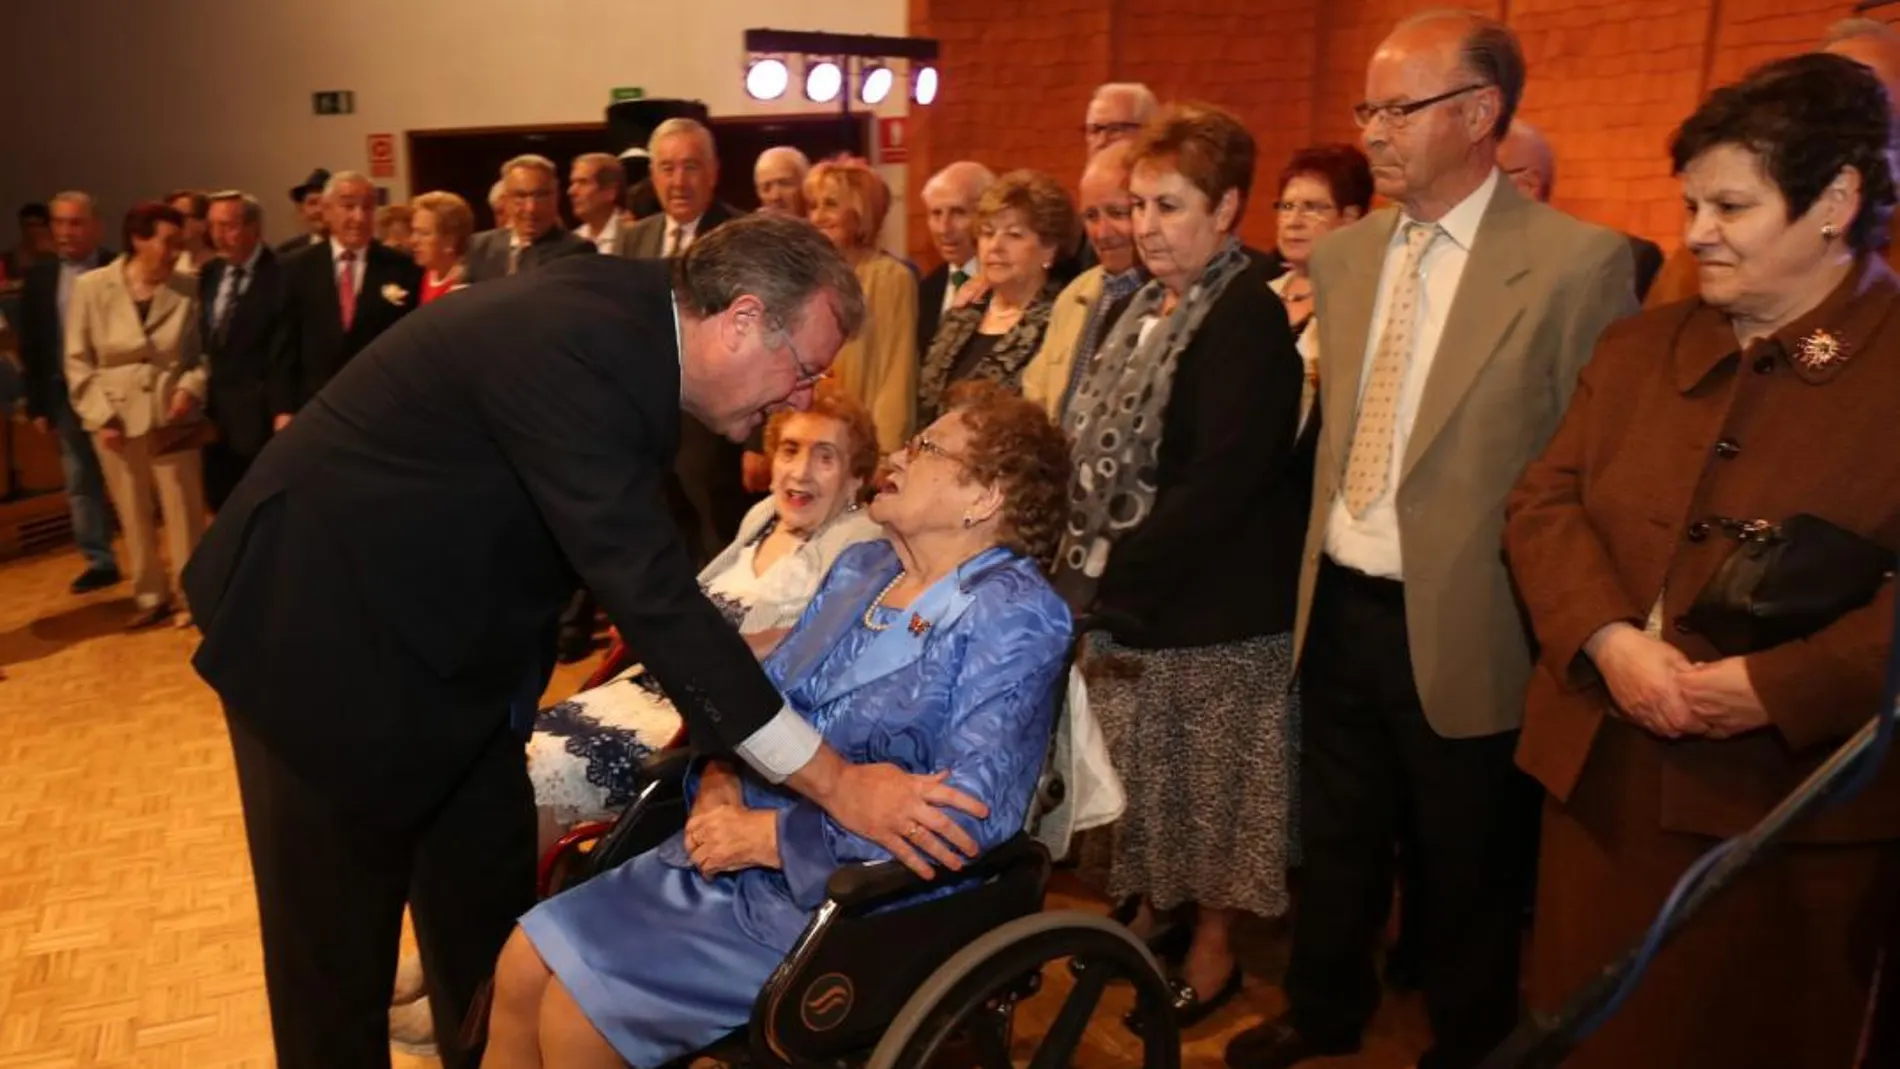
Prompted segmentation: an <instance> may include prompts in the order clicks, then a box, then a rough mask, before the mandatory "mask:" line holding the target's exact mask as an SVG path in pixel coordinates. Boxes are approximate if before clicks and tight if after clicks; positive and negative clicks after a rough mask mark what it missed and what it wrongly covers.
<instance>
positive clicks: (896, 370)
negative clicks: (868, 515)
mask: <svg viewBox="0 0 1900 1069" xmlns="http://www.w3.org/2000/svg"><path fill="white" fill-rule="evenodd" d="M644 221H645V220H642V222H644ZM857 276H858V282H859V283H860V284H861V285H862V286H863V287H864V312H865V315H864V328H863V329H862V330H860V331H858V333H857V335H856V336H855V337H853V338H852V339H851V340H850V341H847V342H845V343H844V346H843V347H842V348H840V349H839V350H838V356H837V359H835V360H833V361H832V363H831V370H832V374H833V375H835V376H836V377H837V380H838V385H839V386H840V387H841V388H843V389H844V390H846V391H847V392H849V393H850V394H851V396H853V397H855V398H857V399H858V403H859V404H861V405H863V406H864V408H865V410H866V411H868V412H870V413H871V420H872V421H873V422H874V423H876V424H877V444H878V449H879V451H881V452H884V453H891V452H895V451H896V450H897V449H899V448H901V447H902V446H903V444H904V443H905V442H907V441H909V440H910V435H911V431H912V430H913V429H914V428H913V426H912V425H913V424H914V423H915V422H916V419H917V371H918V355H917V276H916V275H913V274H912V273H911V270H910V268H908V267H906V266H904V263H903V261H901V260H898V259H895V258H894V257H891V256H888V255H886V254H884V253H881V252H879V253H873V254H872V255H870V256H867V257H865V258H864V260H863V261H862V262H861V263H859V264H858V266H857Z"/></svg>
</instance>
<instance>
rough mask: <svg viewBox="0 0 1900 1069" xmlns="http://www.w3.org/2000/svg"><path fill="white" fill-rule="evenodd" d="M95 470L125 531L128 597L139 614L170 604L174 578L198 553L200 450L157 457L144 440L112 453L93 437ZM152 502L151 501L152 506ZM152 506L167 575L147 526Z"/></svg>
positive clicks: (202, 497) (133, 440)
mask: <svg viewBox="0 0 1900 1069" xmlns="http://www.w3.org/2000/svg"><path fill="white" fill-rule="evenodd" d="M93 445H94V448H95V449H96V451H97V452H98V454H99V467H100V469H101V470H103V471H104V472H105V478H106V486H107V488H108V489H110V490H111V492H112V507H113V508H114V509H116V510H117V511H118V513H119V525H120V526H121V527H123V528H124V529H125V555H126V559H127V563H128V564H130V565H131V569H132V574H131V579H132V593H133V594H134V595H135V596H137V598H138V603H139V607H140V608H149V607H151V606H153V605H157V604H160V603H161V602H166V601H169V600H171V599H172V598H173V596H175V595H176V594H177V592H178V576H179V573H181V572H183V571H184V570H185V561H187V560H189V559H190V558H191V553H192V550H195V549H197V548H198V539H199V537H200V536H202V535H203V534H204V531H205V491H204V468H203V465H202V463H201V461H200V459H199V450H196V449H181V450H178V451H177V452H173V453H166V454H163V455H159V454H157V453H155V452H153V450H152V439H150V438H149V437H146V436H144V435H140V436H139V437H137V438H123V439H120V442H119V447H118V448H117V449H114V448H113V447H112V446H109V445H107V444H106V443H105V439H104V438H103V436H101V435H99V434H96V433H95V434H94V435H93ZM154 499H156V501H154ZM154 504H156V508H157V510H158V511H159V512H161V513H163V514H164V517H165V552H166V554H167V555H168V556H169V557H170V558H171V560H170V562H169V563H170V564H171V571H170V574H169V575H168V574H167V573H166V572H165V570H163V569H161V568H160V567H159V561H158V529H157V528H156V527H154V526H153V524H152V512H153V509H154Z"/></svg>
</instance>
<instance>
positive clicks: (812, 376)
mask: <svg viewBox="0 0 1900 1069" xmlns="http://www.w3.org/2000/svg"><path fill="white" fill-rule="evenodd" d="M778 333H779V337H781V338H784V339H785V351H786V352H788V353H790V354H791V357H792V367H793V368H795V369H797V371H798V381H797V382H796V383H794V384H793V385H792V389H794V390H802V389H804V388H805V387H807V386H816V385H817V384H818V383H820V382H823V381H824V380H826V379H828V378H830V377H831V369H830V368H826V369H825V370H823V371H813V370H812V369H811V368H809V367H807V366H806V365H805V358H804V357H802V356H800V355H799V354H798V343H797V342H795V341H793V340H792V332H791V331H789V330H787V329H785V328H784V327H780V328H778Z"/></svg>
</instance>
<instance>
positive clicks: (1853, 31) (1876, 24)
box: [1821, 17, 1900, 48]
mask: <svg viewBox="0 0 1900 1069" xmlns="http://www.w3.org/2000/svg"><path fill="white" fill-rule="evenodd" d="M1862 38H1865V39H1866V40H1869V41H1879V42H1880V43H1881V44H1884V45H1886V46H1888V47H1889V48H1900V30H1896V29H1894V28H1893V27H1892V26H1889V25H1887V24H1886V23H1884V22H1881V21H1880V20H1879V19H1870V18H1866V17H1860V18H1851V19H1842V20H1841V21H1839V22H1837V23H1835V24H1834V25H1832V26H1829V27H1828V28H1827V33H1826V34H1825V35H1824V36H1823V37H1822V38H1821V47H1822V48H1826V47H1827V46H1828V45H1837V44H1840V43H1841V42H1842V41H1854V40H1860V39H1862Z"/></svg>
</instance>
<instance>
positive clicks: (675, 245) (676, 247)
mask: <svg viewBox="0 0 1900 1069" xmlns="http://www.w3.org/2000/svg"><path fill="white" fill-rule="evenodd" d="M684 240H686V227H685V226H684V225H683V224H680V223H674V224H673V229H672V230H671V231H669V233H668V237H667V239H666V255H667V258H668V259H671V258H672V257H675V256H678V255H679V254H680V252H681V249H680V242H682V241H684Z"/></svg>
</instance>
